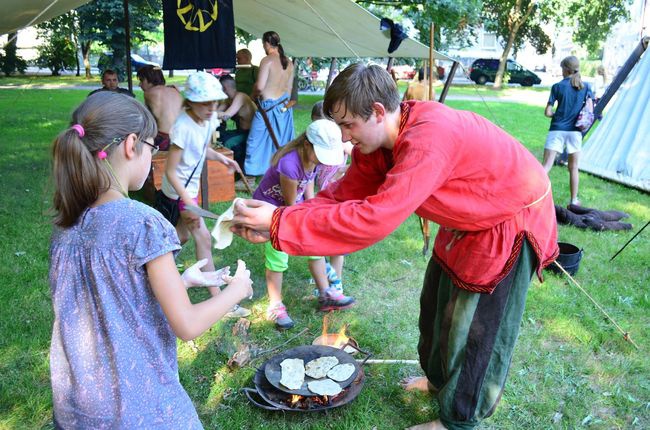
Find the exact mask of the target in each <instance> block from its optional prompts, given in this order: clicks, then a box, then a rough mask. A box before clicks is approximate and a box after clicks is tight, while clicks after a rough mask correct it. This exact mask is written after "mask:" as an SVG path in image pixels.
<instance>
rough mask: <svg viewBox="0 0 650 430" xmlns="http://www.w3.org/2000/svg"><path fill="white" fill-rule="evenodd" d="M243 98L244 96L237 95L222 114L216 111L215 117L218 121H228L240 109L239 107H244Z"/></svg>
mask: <svg viewBox="0 0 650 430" xmlns="http://www.w3.org/2000/svg"><path fill="white" fill-rule="evenodd" d="M244 97H245V95H244V94H241V93H237V95H236V96H235V98H234V100H233V101H232V103H230V106H228V108H227V109H226V110H224V111H223V112H218V111H217V117H218V118H220V119H225V120H228V119H230V118H232V117H233V116H235V115H237V113H238V112H239V109H241V107H242V106H243V105H244Z"/></svg>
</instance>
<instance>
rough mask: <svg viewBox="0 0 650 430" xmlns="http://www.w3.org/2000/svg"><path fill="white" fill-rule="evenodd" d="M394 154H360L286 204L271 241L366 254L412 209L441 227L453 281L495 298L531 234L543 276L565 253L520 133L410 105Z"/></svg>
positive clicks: (441, 108) (318, 251)
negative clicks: (313, 192)
mask: <svg viewBox="0 0 650 430" xmlns="http://www.w3.org/2000/svg"><path fill="white" fill-rule="evenodd" d="M401 114H402V117H401V119H402V120H401V124H400V131H399V135H398V137H397V140H396V141H395V146H394V147H393V150H392V151H390V150H387V149H380V150H377V151H375V152H373V153H371V154H367V155H364V154H362V153H360V152H359V151H358V150H357V149H356V148H355V150H354V152H353V156H352V165H351V166H350V168H349V169H348V171H347V172H346V174H345V176H344V177H343V178H342V179H341V180H340V181H339V182H337V183H334V184H332V185H331V186H330V188H328V189H327V190H325V191H323V192H320V193H319V194H318V195H317V196H316V197H315V198H314V199H312V200H309V201H308V202H305V203H303V204H300V205H295V206H291V207H283V208H278V209H277V210H276V211H275V213H274V216H273V222H272V225H271V241H272V243H273V245H274V247H276V248H277V249H281V250H282V251H284V252H286V253H288V254H293V255H339V254H344V253H349V252H354V251H357V250H359V249H362V248H366V247H368V246H370V245H372V244H374V243H375V242H378V241H380V240H381V239H383V238H384V237H386V236H388V235H389V234H390V233H391V232H392V231H393V230H395V229H396V228H397V227H398V226H399V225H400V224H401V223H402V222H404V220H406V219H407V218H408V217H409V216H410V215H411V214H412V213H413V212H415V213H417V214H418V215H419V216H421V217H423V218H426V219H428V220H431V221H433V222H435V223H437V224H439V225H440V229H439V230H438V234H437V236H436V239H435V244H434V249H433V257H434V258H435V259H436V260H437V261H438V262H439V263H440V265H441V266H442V268H443V269H444V270H445V271H446V272H447V273H448V274H449V276H450V278H451V279H452V280H453V282H454V284H455V285H457V286H458V287H459V288H464V289H467V290H470V291H474V292H488V293H490V292H492V290H493V289H494V287H495V286H496V284H497V283H498V282H499V281H501V280H502V279H503V278H504V277H505V276H506V275H507V274H508V272H509V271H510V269H511V268H512V266H513V265H514V263H515V262H516V260H517V257H518V255H519V250H520V249H521V245H522V243H523V239H524V237H526V238H527V239H528V240H529V242H530V243H531V245H532V246H533V248H534V250H535V253H536V254H537V258H538V266H537V275H538V276H539V277H540V279H541V271H542V269H543V267H545V266H547V265H548V264H550V263H551V261H553V260H554V259H555V257H556V256H557V254H558V247H557V224H556V220H555V208H554V206H553V197H552V193H551V190H550V181H549V178H548V176H547V174H546V172H545V171H544V169H543V167H542V166H541V164H540V163H539V162H538V161H537V160H536V159H535V157H533V155H532V154H531V153H530V152H529V151H528V150H527V149H526V148H525V147H524V146H522V145H521V144H520V143H519V142H517V140H515V139H514V138H513V137H512V136H510V135H509V134H507V133H506V132H504V131H503V130H501V129H500V128H499V127H497V126H496V125H494V124H492V123H491V122H489V121H488V120H486V119H485V118H483V117H481V116H479V115H477V114H474V113H472V112H466V111H459V110H455V109H451V108H449V107H447V106H445V105H442V104H440V103H436V102H407V103H403V104H402V107H401Z"/></svg>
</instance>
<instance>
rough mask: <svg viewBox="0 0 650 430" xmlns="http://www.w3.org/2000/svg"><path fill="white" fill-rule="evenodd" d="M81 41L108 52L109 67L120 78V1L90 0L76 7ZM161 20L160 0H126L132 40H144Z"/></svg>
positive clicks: (123, 34)
mask: <svg viewBox="0 0 650 430" xmlns="http://www.w3.org/2000/svg"><path fill="white" fill-rule="evenodd" d="M76 11H77V13H78V15H79V23H80V34H79V38H80V40H81V42H82V43H86V44H88V47H89V46H90V43H99V44H100V45H101V46H103V47H104V48H105V49H106V50H108V51H110V52H111V53H112V55H111V57H112V64H111V68H112V69H114V70H115V71H117V72H118V74H119V75H120V77H121V78H124V75H125V71H126V63H125V61H126V58H127V57H126V55H127V53H126V49H125V46H126V31H125V20H124V5H123V1H122V0H94V1H92V2H90V3H87V4H85V5H83V6H81V7H79V8H77V9H76ZM161 19H162V3H161V0H129V26H130V33H131V40H132V41H133V43H138V42H145V41H148V40H149V39H148V38H147V35H148V33H149V32H154V31H156V30H157V29H158V26H159V24H160V21H161Z"/></svg>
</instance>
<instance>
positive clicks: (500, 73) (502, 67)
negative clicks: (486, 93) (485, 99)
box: [493, 26, 519, 90]
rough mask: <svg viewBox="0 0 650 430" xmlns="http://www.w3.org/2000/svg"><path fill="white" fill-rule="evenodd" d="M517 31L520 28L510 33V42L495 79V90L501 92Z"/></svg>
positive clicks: (504, 51) (503, 54)
mask: <svg viewBox="0 0 650 430" xmlns="http://www.w3.org/2000/svg"><path fill="white" fill-rule="evenodd" d="M517 30H519V27H518V26H517V28H516V29H512V30H511V31H510V34H509V35H508V42H507V43H506V46H505V48H503V53H502V54H501V58H500V59H499V69H498V70H497V74H496V76H495V77H494V87H493V88H494V89H495V90H500V89H501V87H502V85H503V74H504V72H505V70H506V64H507V63H508V55H509V54H510V50H511V49H512V45H513V44H514V42H515V37H516V36H517Z"/></svg>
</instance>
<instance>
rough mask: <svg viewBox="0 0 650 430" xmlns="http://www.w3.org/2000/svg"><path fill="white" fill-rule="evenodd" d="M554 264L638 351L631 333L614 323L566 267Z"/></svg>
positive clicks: (554, 262) (555, 262)
mask: <svg viewBox="0 0 650 430" xmlns="http://www.w3.org/2000/svg"><path fill="white" fill-rule="evenodd" d="M553 264H555V265H556V266H557V267H559V268H560V270H561V271H562V272H564V274H565V275H567V276H568V277H569V279H570V280H572V281H573V283H574V284H575V286H576V287H578V289H579V290H580V291H582V292H583V293H584V295H585V296H587V297H588V298H589V300H591V302H592V303H593V304H594V305H596V307H597V308H598V310H600V311H601V312H602V313H603V314H604V315H605V316H606V317H607V319H608V320H610V321H611V322H612V324H614V326H615V327H616V328H617V329H618V331H620V332H621V334H622V335H623V339H625V340H627V341H628V342H630V343H631V344H632V345H634V347H635V348H636V349H639V346H638V345H637V344H636V343H634V341H633V340H632V338H631V337H630V333H629V332H627V331H625V330H623V329H622V328H621V326H619V325H618V324H617V323H616V321H614V319H612V317H610V316H609V315H608V314H607V312H605V309H603V307H602V306H600V305H599V304H598V302H597V301H596V300H594V299H593V297H591V296H590V295H589V293H588V292H587V291H585V289H584V288H582V287H581V286H580V284H578V281H576V280H575V279H573V276H571V275H569V272H567V271H566V270H564V267H562V266H561V265H560V263H558V262H557V260H556V261H553Z"/></svg>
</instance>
